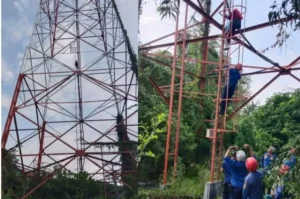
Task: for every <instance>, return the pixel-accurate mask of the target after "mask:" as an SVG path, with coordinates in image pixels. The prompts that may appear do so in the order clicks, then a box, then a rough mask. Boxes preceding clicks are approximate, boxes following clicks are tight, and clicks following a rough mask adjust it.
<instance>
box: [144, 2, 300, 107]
mask: <svg viewBox="0 0 300 199" xmlns="http://www.w3.org/2000/svg"><path fill="white" fill-rule="evenodd" d="M194 2H197V1H195V0H194ZM234 2H235V5H242V3H241V0H235V1H234ZM245 2H247V1H243V3H244V4H243V5H244V6H245V7H247V9H246V12H245V10H243V13H244V15H245V21H244V22H245V27H249V26H253V25H256V24H260V23H265V22H267V21H268V11H269V10H270V6H271V5H272V3H273V0H264V1H259V5H258V1H248V3H247V6H246V5H245ZM220 3H221V0H214V1H212V10H215V8H216V7H217V6H218V5H220ZM196 4H197V3H196ZM156 6H157V5H156V4H155V1H152V2H151V1H150V3H147V4H146V5H145V6H144V7H143V13H142V16H141V18H140V35H139V37H140V41H141V43H147V42H149V41H152V40H154V39H157V38H159V37H161V36H164V35H166V34H168V33H171V32H174V31H175V21H174V20H172V19H164V20H162V21H161V17H160V16H159V14H158V13H157V12H156ZM237 8H239V9H240V8H241V7H239V6H237ZM184 11H185V3H184V2H183V1H182V3H181V9H180V12H181V13H182V14H181V15H180V26H179V28H182V27H183V21H184V16H183V15H184V14H183V13H184ZM193 14H194V10H193V9H192V8H189V16H191V15H193ZM196 18H197V19H198V20H199V21H200V20H201V16H200V15H199V14H198V15H196ZM215 19H216V20H217V21H218V22H219V23H221V15H220V14H219V13H217V14H216V15H215ZM244 22H243V23H244ZM211 27H212V28H211V32H210V34H211V35H213V34H220V31H219V30H217V29H216V28H215V27H213V26H211ZM242 27H244V24H243V25H242ZM277 33H278V29H277V27H276V26H274V27H268V28H264V29H260V30H257V31H252V32H248V33H245V36H246V37H247V39H248V40H249V41H250V42H251V43H252V45H253V46H254V47H255V48H256V49H259V50H263V49H265V48H267V47H269V46H271V45H273V44H274V43H275V42H276V34H277ZM299 40H300V31H298V32H292V34H291V37H290V39H289V40H288V42H287V45H286V46H284V47H283V48H276V49H270V50H269V51H267V52H266V53H265V54H264V55H265V56H267V57H268V58H270V59H271V60H273V61H274V62H277V63H279V64H281V65H288V64H289V63H290V62H292V61H293V60H294V59H296V58H297V57H298V56H299V55H300V45H299ZM297 41H298V42H297ZM167 42H174V37H169V38H168V39H165V40H162V41H160V42H157V43H154V44H153V45H156V44H160V43H167ZM297 43H298V45H297ZM241 56H242V55H241ZM231 58H232V60H233V62H232V63H237V59H238V56H237V53H235V54H233V55H232V57H231ZM240 60H241V57H240ZM243 64H245V65H251V66H266V67H267V66H271V65H270V64H269V63H267V62H266V61H264V60H262V59H261V58H260V57H258V56H256V55H255V54H253V53H252V52H250V51H248V50H247V49H245V50H244V53H243ZM299 66H300V64H299V65H298V67H299ZM249 71H251V69H250V70H249V69H245V70H244V71H243V72H249ZM293 74H294V75H296V76H297V77H300V72H293ZM274 76H275V74H268V75H266V74H264V75H256V76H252V77H251V80H252V82H251V85H250V89H251V93H254V92H256V91H257V90H258V89H260V88H261V87H262V86H263V85H264V84H266V83H267V82H268V80H270V79H272V78H273V77H274ZM289 88H300V82H298V81H297V80H295V79H294V78H292V77H290V76H282V77H279V78H278V79H277V80H276V81H275V82H274V83H273V84H272V85H270V86H269V87H268V88H267V89H266V90H265V91H264V92H262V93H261V94H260V95H258V96H257V97H256V98H255V101H256V100H259V101H260V102H261V103H263V102H264V101H265V100H266V98H268V97H270V96H271V95H273V94H274V93H276V92H282V91H286V90H288V89H289Z"/></svg>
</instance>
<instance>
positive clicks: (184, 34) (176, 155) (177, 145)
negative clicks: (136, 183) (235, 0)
mask: <svg viewBox="0 0 300 199" xmlns="http://www.w3.org/2000/svg"><path fill="white" fill-rule="evenodd" d="M188 8H189V6H188V5H187V4H186V8H185V17H184V18H185V19H184V31H183V44H182V47H181V48H182V49H181V50H182V53H181V54H182V55H181V70H180V80H179V81H180V83H179V99H178V107H177V124H176V134H175V150H174V167H173V178H174V179H175V177H176V174H177V163H178V151H179V138H180V124H181V111H182V91H183V81H184V67H185V61H184V60H185V53H184V52H185V48H186V42H185V40H186V27H187V20H188ZM174 59H176V57H174ZM175 64H176V60H175ZM172 84H173V85H171V92H172V89H173V93H174V87H175V85H174V81H173V82H172ZM172 86H173V88H172ZM169 125H171V124H169Z"/></svg>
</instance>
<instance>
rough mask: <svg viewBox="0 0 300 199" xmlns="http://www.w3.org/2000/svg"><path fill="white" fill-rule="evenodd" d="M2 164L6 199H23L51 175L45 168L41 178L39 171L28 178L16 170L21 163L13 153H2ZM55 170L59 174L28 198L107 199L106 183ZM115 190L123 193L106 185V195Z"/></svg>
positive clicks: (82, 175) (4, 196) (78, 174)
mask: <svg viewBox="0 0 300 199" xmlns="http://www.w3.org/2000/svg"><path fill="white" fill-rule="evenodd" d="M1 164H2V194H1V195H2V198H3V199H15V198H21V197H22V196H24V195H25V194H26V193H28V192H29V191H30V190H32V189H33V188H34V187H36V186H37V185H38V184H39V183H40V182H42V181H43V180H44V179H45V178H47V177H48V176H50V175H51V173H52V171H50V169H47V170H45V169H43V170H41V173H40V175H38V173H37V172H36V173H34V174H35V175H33V176H27V177H25V176H24V175H23V174H22V173H21V172H20V170H19V169H17V165H18V161H17V159H16V157H15V156H14V152H13V151H10V152H8V151H6V150H4V151H2V162H1ZM53 171H54V172H55V173H56V175H54V177H53V178H51V179H49V181H48V182H46V183H45V184H44V185H43V186H41V187H40V188H38V189H37V190H36V191H35V192H33V193H32V194H31V195H30V196H29V197H28V198H29V199H38V198H44V199H57V198H65V199H87V198H89V199H104V185H103V183H101V182H98V181H95V180H94V179H92V178H91V177H90V176H89V175H88V174H87V173H85V172H82V173H77V174H73V173H69V172H68V171H66V170H61V169H60V168H59V167H58V166H54V167H53ZM115 189H118V191H119V192H120V193H122V188H121V187H115V186H114V185H111V184H106V191H107V192H113V191H115ZM108 198H111V199H112V198H115V195H111V196H110V197H108Z"/></svg>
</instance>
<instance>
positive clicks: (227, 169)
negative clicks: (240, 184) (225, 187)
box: [222, 161, 231, 183]
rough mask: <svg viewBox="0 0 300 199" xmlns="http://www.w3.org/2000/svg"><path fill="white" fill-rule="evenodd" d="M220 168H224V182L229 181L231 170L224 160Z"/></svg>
mask: <svg viewBox="0 0 300 199" xmlns="http://www.w3.org/2000/svg"><path fill="white" fill-rule="evenodd" d="M222 168H223V169H224V175H225V182H226V183H230V182H231V170H230V167H229V165H228V164H227V163H226V162H225V161H223V164H222Z"/></svg>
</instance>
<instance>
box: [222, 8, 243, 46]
mask: <svg viewBox="0 0 300 199" xmlns="http://www.w3.org/2000/svg"><path fill="white" fill-rule="evenodd" d="M225 17H226V19H228V20H229V21H228V22H227V25H226V27H225V37H226V38H227V39H226V43H225V47H224V50H228V49H229V45H230V37H231V36H233V32H234V31H237V30H240V29H241V24H242V19H243V16H242V13H241V12H240V11H239V10H238V9H237V8H235V9H233V11H232V13H231V12H230V11H229V15H225Z"/></svg>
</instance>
